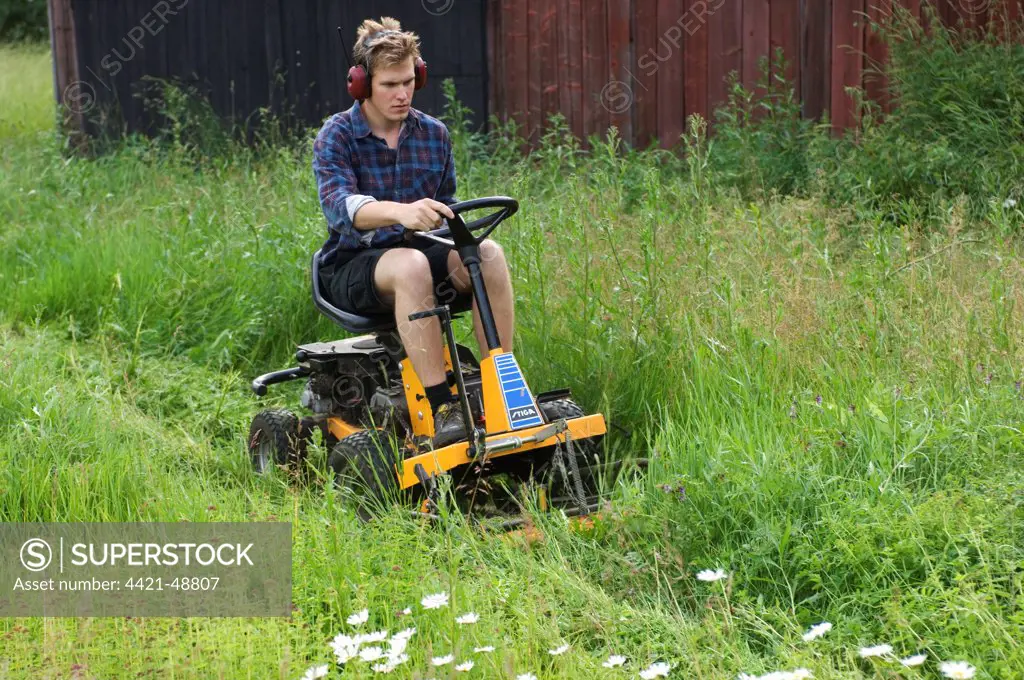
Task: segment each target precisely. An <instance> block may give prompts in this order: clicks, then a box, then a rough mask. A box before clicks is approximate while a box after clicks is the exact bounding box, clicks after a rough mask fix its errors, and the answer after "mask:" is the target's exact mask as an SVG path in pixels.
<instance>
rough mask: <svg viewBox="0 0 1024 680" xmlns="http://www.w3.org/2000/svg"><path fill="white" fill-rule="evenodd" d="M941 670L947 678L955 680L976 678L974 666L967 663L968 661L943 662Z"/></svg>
mask: <svg viewBox="0 0 1024 680" xmlns="http://www.w3.org/2000/svg"><path fill="white" fill-rule="evenodd" d="M939 670H941V671H942V674H943V675H945V676H946V677H947V678H954V680H970V678H973V677H974V670H975V669H974V666H972V665H971V664H969V663H967V662H966V661H943V662H942V664H941V665H940V666H939Z"/></svg>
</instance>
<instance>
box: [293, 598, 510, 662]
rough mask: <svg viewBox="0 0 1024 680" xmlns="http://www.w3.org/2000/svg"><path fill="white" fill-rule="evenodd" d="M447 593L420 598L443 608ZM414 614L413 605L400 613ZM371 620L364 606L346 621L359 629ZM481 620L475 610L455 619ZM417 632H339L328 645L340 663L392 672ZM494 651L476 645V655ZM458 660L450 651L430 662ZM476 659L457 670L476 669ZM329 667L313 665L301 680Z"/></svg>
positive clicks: (406, 657)
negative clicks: (361, 665)
mask: <svg viewBox="0 0 1024 680" xmlns="http://www.w3.org/2000/svg"><path fill="white" fill-rule="evenodd" d="M448 601H449V600H448V593H434V594H431V595H426V596H424V597H423V599H421V600H420V606H422V607H423V609H425V610H430V609H444V608H446V607H447V606H448ZM410 614H412V607H406V608H405V609H404V610H402V612H401V616H408V615H410ZM369 620H370V610H369V609H361V610H360V611H357V612H353V613H352V614H350V615H349V616H348V617H347V618H346V619H345V622H346V623H347V624H348V625H349V626H352V627H354V628H359V627H361V626H363V625H364V624H366V623H367V622H368V621H369ZM479 620H480V616H479V615H478V614H477V613H476V612H472V611H471V612H466V613H464V614H461V615H459V616H457V617H456V618H455V621H456V623H458V624H459V625H460V626H467V625H471V624H474V623H476V622H477V621H479ZM415 634H416V629H415V628H406V629H405V630H401V631H399V632H397V633H394V634H391V633H389V632H388V631H386V630H379V631H375V632H372V633H364V632H357V633H354V634H349V633H339V634H338V635H336V636H335V637H334V639H333V640H331V641H330V643H329V647H330V648H331V650H332V651H333V652H334V659H335V662H336V663H337V664H338V665H339V666H346V665H348V664H353V663H359V662H363V663H367V664H371V666H370V668H371V670H372V671H373V672H374V673H382V674H383V673H390V672H391V671H393V670H395V669H396V668H398V667H399V666H401V665H402V664H404V663H406V662H408V661H409V655H408V654H407V653H406V647H407V646H408V644H409V640H410V639H411V638H412V636H413V635H415ZM493 651H494V646H493V645H484V646H481V647H474V648H473V653H474V654H487V653H490V652H493ZM453 662H455V656H454V655H452V654H447V655H444V656H435V657H432V658H431V659H430V665H431V666H434V667H440V666H447V665H448V664H451V663H453ZM474 665H475V662H474V661H472V660H470V659H466V660H464V661H461V662H460V663H457V664H455V666H454V668H455V670H456V671H457V672H460V673H467V672H469V671H470V670H472V669H473V666H474ZM329 671H330V668H329V667H328V666H327V665H322V666H312V667H310V668H309V669H307V670H306V673H305V674H304V675H303V676H302V677H301V680H316V679H317V678H322V677H325V676H326V675H327V674H328V672H329Z"/></svg>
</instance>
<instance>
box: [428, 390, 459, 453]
mask: <svg viewBox="0 0 1024 680" xmlns="http://www.w3.org/2000/svg"><path fill="white" fill-rule="evenodd" d="M465 438H466V421H465V420H463V418H462V409H461V408H460V407H459V402H457V401H446V402H445V403H443V404H441V405H440V406H439V407H438V408H437V410H436V411H434V448H435V449H441V448H444V447H445V446H448V445H449V444H454V443H455V442H457V441H462V440H464V439H465Z"/></svg>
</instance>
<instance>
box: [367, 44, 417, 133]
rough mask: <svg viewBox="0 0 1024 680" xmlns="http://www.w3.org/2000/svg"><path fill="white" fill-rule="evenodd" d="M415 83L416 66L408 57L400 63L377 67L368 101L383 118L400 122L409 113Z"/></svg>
mask: <svg viewBox="0 0 1024 680" xmlns="http://www.w3.org/2000/svg"><path fill="white" fill-rule="evenodd" d="M415 85H416V67H415V65H414V63H413V58H412V57H409V58H408V59H406V60H405V61H404V62H402V63H400V64H395V65H394V66H389V67H387V68H382V69H378V70H377V71H376V72H375V73H374V74H373V86H372V88H371V94H370V102H371V103H372V104H373V105H374V106H375V107H376V108H377V110H378V111H380V112H381V113H382V114H383V115H384V117H385V118H387V119H388V120H390V121H393V122H396V123H397V122H400V121H403V120H405V119H406V117H407V116H408V115H409V107H410V106H411V105H412V93H413V90H414V89H415Z"/></svg>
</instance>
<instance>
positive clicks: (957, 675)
mask: <svg viewBox="0 0 1024 680" xmlns="http://www.w3.org/2000/svg"><path fill="white" fill-rule="evenodd" d="M860 656H861V658H862V659H875V658H878V659H884V660H886V661H896V662H898V663H899V664H900V665H901V666H903V667H905V668H913V667H915V666H920V665H922V664H923V663H924V662H925V661H927V660H928V655H927V654H914V655H912V656H907V657H904V658H902V659H901V658H898V657H897V656H896V655H895V654H893V649H892V645H886V644H882V645H874V646H872V647H861V648H860ZM939 670H940V671H941V672H942V675H943V676H945V677H947V678H951V680H970V679H971V678H973V677H974V672H975V670H976V669H975V668H974V666H972V665H970V664H969V663H967V662H966V661H943V662H942V663H941V664H939Z"/></svg>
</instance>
